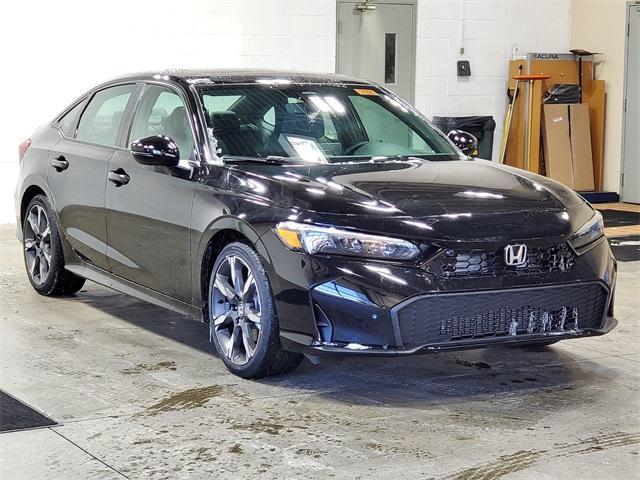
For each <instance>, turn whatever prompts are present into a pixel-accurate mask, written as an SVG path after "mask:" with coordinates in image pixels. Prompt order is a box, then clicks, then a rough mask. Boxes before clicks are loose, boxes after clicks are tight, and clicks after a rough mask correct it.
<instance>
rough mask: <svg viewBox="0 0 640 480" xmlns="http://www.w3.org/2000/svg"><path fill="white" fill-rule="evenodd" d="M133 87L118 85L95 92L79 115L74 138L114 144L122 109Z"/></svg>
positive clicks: (100, 143)
mask: <svg viewBox="0 0 640 480" xmlns="http://www.w3.org/2000/svg"><path fill="white" fill-rule="evenodd" d="M134 89H135V85H120V86H117V87H111V88H105V89H104V90H100V91H99V92H98V93H96V94H95V95H94V96H93V98H92V99H91V101H90V102H89V105H87V108H85V110H84V113H83V114H82V117H80V123H79V124H78V130H77V132H76V138H77V139H78V140H84V141H86V142H91V143H97V144H99V145H108V146H112V145H115V144H116V139H117V137H118V129H119V128H120V123H121V122H122V117H123V115H124V110H125V108H126V106H127V102H128V101H129V97H131V94H132V93H133V91H134Z"/></svg>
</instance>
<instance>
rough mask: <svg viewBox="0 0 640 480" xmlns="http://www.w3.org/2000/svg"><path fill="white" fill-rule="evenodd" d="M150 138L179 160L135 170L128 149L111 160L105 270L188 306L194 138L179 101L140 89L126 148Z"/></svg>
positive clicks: (167, 93)
mask: <svg viewBox="0 0 640 480" xmlns="http://www.w3.org/2000/svg"><path fill="white" fill-rule="evenodd" d="M152 135H166V136H168V137H171V138H172V139H173V140H174V141H175V142H176V144H177V145H178V148H179V150H180V156H181V158H182V159H183V160H181V165H180V166H178V167H174V168H168V167H155V166H148V165H141V164H139V163H138V162H136V160H135V159H134V157H133V156H132V155H131V152H130V151H129V150H128V149H120V150H118V151H117V152H116V154H115V155H114V156H113V158H112V159H111V162H110V163H109V172H110V173H111V174H112V175H111V176H110V181H109V182H108V185H107V196H106V204H107V239H108V245H109V247H108V250H107V256H108V259H109V268H110V270H111V272H112V273H114V274H115V275H118V276H120V277H122V278H125V279H127V280H130V281H132V282H134V283H137V284H139V285H142V286H143V287H147V288H149V289H151V290H154V291H156V292H160V293H162V294H165V295H168V296H171V297H173V298H175V299H178V300H182V301H185V302H189V301H190V300H191V248H190V243H191V233H190V228H191V209H192V207H193V200H194V197H195V183H194V182H193V181H191V180H190V167H189V165H188V162H189V160H193V159H195V153H194V136H193V132H192V128H191V125H190V122H189V115H188V113H187V110H186V108H185V103H184V101H183V99H182V97H181V96H180V95H179V94H178V92H177V91H175V90H173V89H172V88H170V87H168V86H164V85H155V84H147V85H145V87H144V90H143V92H142V97H141V99H140V101H139V103H138V107H137V111H136V113H135V114H134V117H133V123H132V125H131V132H130V134H129V135H128V139H127V141H126V144H127V145H129V144H130V142H131V141H133V140H137V139H140V138H144V137H148V136H152ZM118 179H120V180H121V181H118ZM124 179H126V180H124ZM122 180H124V182H123V181H122Z"/></svg>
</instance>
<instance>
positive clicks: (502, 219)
mask: <svg viewBox="0 0 640 480" xmlns="http://www.w3.org/2000/svg"><path fill="white" fill-rule="evenodd" d="M232 171H233V172H238V173H239V171H242V173H243V175H241V176H237V177H236V176H234V175H233V174H232V176H231V185H232V188H233V185H234V180H235V184H237V185H239V184H241V183H242V182H243V177H244V176H245V175H247V174H248V175H250V176H249V177H246V178H254V180H253V181H254V182H259V183H260V184H261V186H260V187H259V188H258V190H261V191H262V193H263V195H262V197H264V198H265V199H268V200H269V201H270V202H272V203H273V204H274V206H280V207H286V208H288V209H289V210H294V211H295V210H299V211H300V212H304V217H305V219H308V218H309V217H310V216H311V217H312V220H313V221H318V222H321V221H326V223H332V224H336V225H341V226H345V227H353V228H358V229H360V230H367V231H372V232H382V233H385V234H391V233H396V232H401V233H402V234H403V235H412V236H413V235H418V236H421V237H423V238H424V237H427V238H429V237H431V238H438V239H447V240H456V241H459V240H477V241H488V240H495V241H500V240H503V239H513V238H521V239H525V238H529V239H530V238H541V237H550V236H551V237H562V236H566V235H568V234H570V233H571V231H573V229H574V228H575V225H574V223H575V222H580V221H586V220H587V219H588V216H587V217H586V218H582V217H584V215H580V217H581V218H579V219H575V218H572V217H575V216H576V215H575V214H574V215H570V214H571V212H574V211H575V210H576V209H578V210H579V207H581V206H583V205H584V201H583V200H582V199H581V198H580V197H579V196H578V195H576V194H575V193H574V192H572V191H570V190H568V189H566V188H565V187H562V186H561V185H560V184H557V183H556V182H553V181H550V180H548V179H546V178H544V177H539V176H537V175H533V174H529V173H527V172H523V171H522V170H518V169H514V168H510V167H505V166H502V165H497V164H495V163H492V162H487V161H482V160H469V161H462V160H461V161H424V160H417V159H416V160H402V161H385V162H378V163H375V162H366V163H353V164H335V165H314V166H308V165H307V166H290V165H259V164H255V163H253V164H236V166H234V169H233V170H232ZM252 174H253V175H255V177H251V175H252ZM238 182H239V183H238ZM249 183H251V182H249ZM245 190H246V189H245ZM589 210H590V209H589ZM578 226H579V225H578ZM396 234H397V233H396Z"/></svg>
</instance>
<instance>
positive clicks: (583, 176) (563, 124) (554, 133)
mask: <svg viewBox="0 0 640 480" xmlns="http://www.w3.org/2000/svg"><path fill="white" fill-rule="evenodd" d="M543 145H544V158H545V164H546V173H547V176H548V177H549V178H553V179H554V180H557V181H559V182H560V183H563V184H564V185H566V186H568V187H571V188H574V189H576V190H580V191H588V190H593V189H594V181H593V157H592V153H591V132H590V127H589V105H587V104H585V103H574V104H568V105H567V104H556V105H544V107H543Z"/></svg>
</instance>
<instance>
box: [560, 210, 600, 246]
mask: <svg viewBox="0 0 640 480" xmlns="http://www.w3.org/2000/svg"><path fill="white" fill-rule="evenodd" d="M602 235H604V222H603V221H602V214H601V213H600V212H596V213H595V214H594V215H593V217H591V220H589V221H588V222H587V223H585V224H584V225H583V226H582V227H580V229H579V230H578V231H577V232H576V233H574V234H573V235H572V236H571V238H570V239H569V243H571V246H572V247H573V248H575V249H576V250H577V249H580V248H582V247H584V246H586V245H588V244H590V243H591V242H593V241H594V240H597V239H598V238H600V237H601V236H602Z"/></svg>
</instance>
